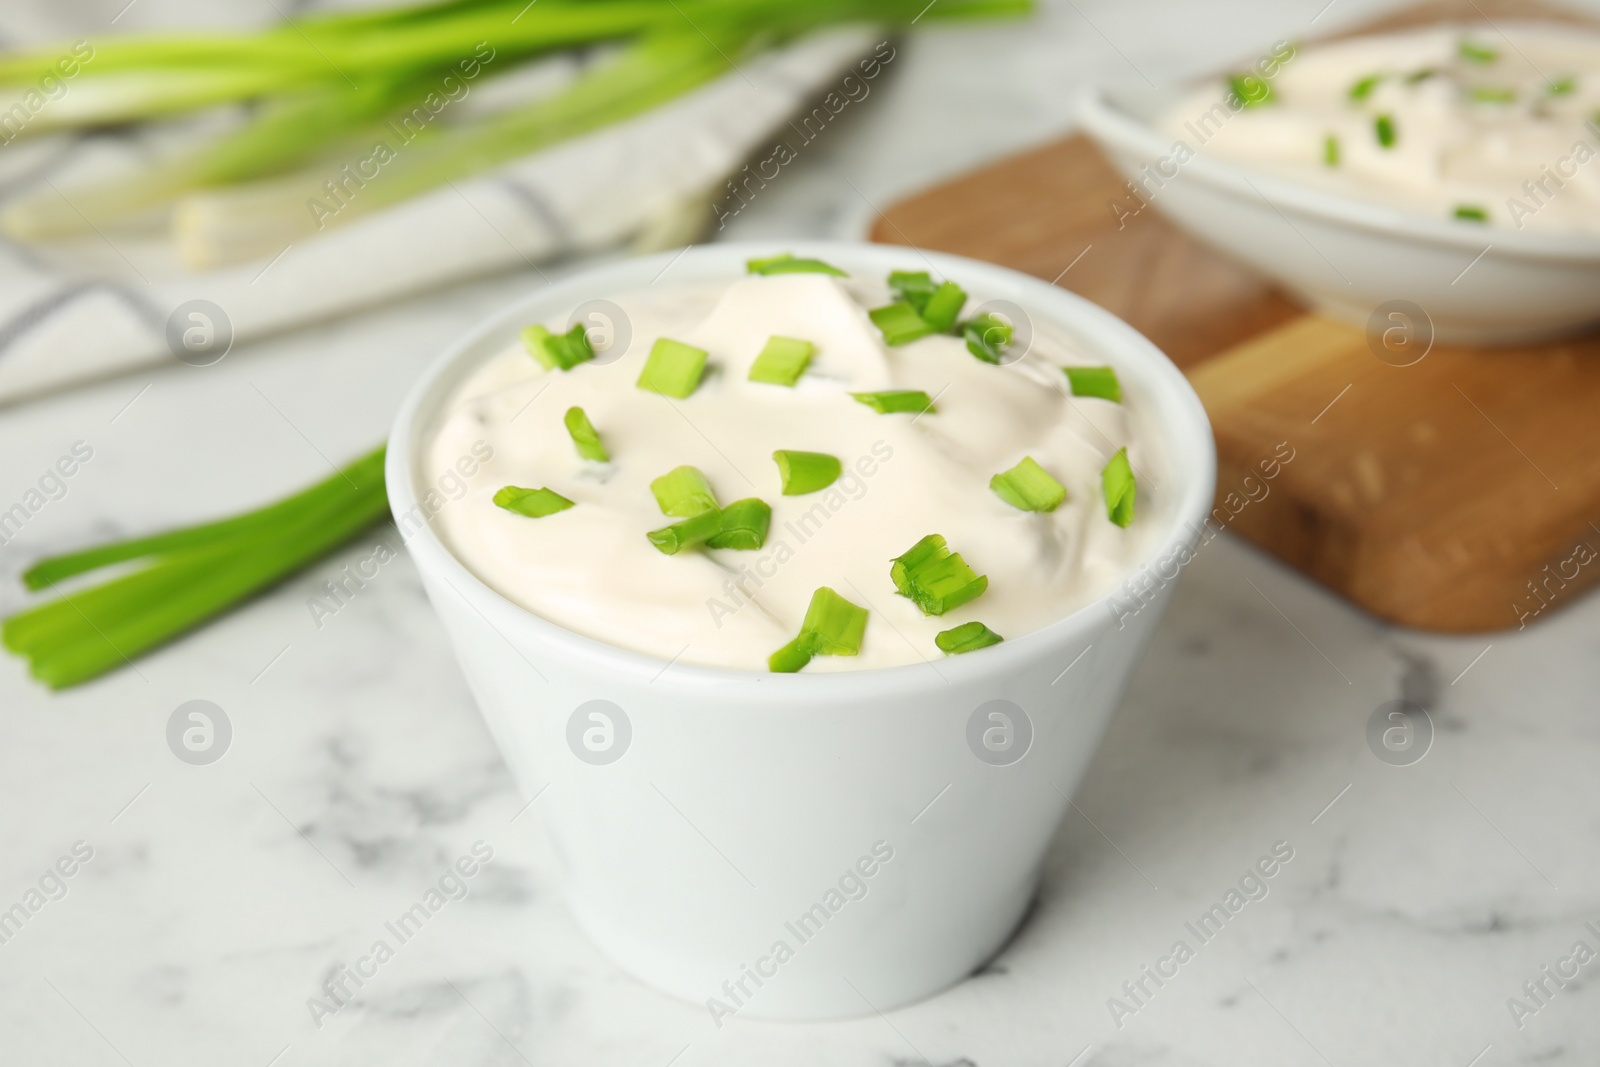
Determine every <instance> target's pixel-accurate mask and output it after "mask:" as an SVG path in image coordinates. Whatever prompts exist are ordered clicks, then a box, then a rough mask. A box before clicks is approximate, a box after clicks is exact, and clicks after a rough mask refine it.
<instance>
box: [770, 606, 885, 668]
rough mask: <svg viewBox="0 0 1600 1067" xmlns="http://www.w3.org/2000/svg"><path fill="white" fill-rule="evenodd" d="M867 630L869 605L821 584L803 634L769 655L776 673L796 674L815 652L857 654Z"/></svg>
mask: <svg viewBox="0 0 1600 1067" xmlns="http://www.w3.org/2000/svg"><path fill="white" fill-rule="evenodd" d="M866 632H867V609H866V608H863V607H859V606H857V605H855V604H852V603H850V601H848V600H846V599H845V598H844V597H842V596H840V595H839V594H838V593H836V592H834V591H833V590H832V589H829V588H828V587H827V586H822V587H821V588H819V589H818V590H817V591H816V592H815V593H812V594H811V603H810V605H809V606H808V607H807V608H806V617H805V619H804V620H803V621H802V622H801V623H800V635H799V636H798V637H796V638H795V639H794V640H793V641H790V642H789V643H788V644H786V645H784V646H783V647H782V648H780V649H778V651H776V652H774V653H773V654H772V655H771V656H770V657H768V659H767V666H768V668H770V669H771V670H772V671H774V672H775V673H780V674H793V673H794V672H795V671H798V670H800V668H802V667H804V666H805V665H806V664H808V663H810V662H811V660H812V658H813V657H815V656H854V655H857V654H858V653H859V652H860V651H861V639H862V638H863V637H864V636H866Z"/></svg>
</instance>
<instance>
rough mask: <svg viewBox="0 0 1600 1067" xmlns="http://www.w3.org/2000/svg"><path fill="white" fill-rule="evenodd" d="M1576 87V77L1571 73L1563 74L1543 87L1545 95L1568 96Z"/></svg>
mask: <svg viewBox="0 0 1600 1067" xmlns="http://www.w3.org/2000/svg"><path fill="white" fill-rule="evenodd" d="M1577 89H1578V79H1577V77H1576V76H1574V75H1571V74H1563V75H1561V77H1559V78H1557V79H1556V80H1555V81H1553V82H1551V83H1550V84H1549V85H1547V86H1546V87H1545V94H1546V95H1547V96H1570V95H1572V94H1573V93H1574V92H1576V91H1577Z"/></svg>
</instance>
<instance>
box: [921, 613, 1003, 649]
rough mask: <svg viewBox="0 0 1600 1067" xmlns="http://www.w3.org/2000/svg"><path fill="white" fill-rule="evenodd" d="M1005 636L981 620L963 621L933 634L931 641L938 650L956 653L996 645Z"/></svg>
mask: <svg viewBox="0 0 1600 1067" xmlns="http://www.w3.org/2000/svg"><path fill="white" fill-rule="evenodd" d="M1004 640H1005V638H1003V637H1001V636H1000V635H999V634H997V633H995V632H994V631H993V630H991V629H989V628H988V627H987V626H985V625H984V624H983V623H981V622H976V621H974V622H964V623H962V624H961V625H960V626H957V627H955V628H953V629H950V630H941V631H939V633H937V634H936V635H934V638H933V643H934V644H936V645H938V646H939V651H940V652H948V653H950V654H951V655H956V654H958V653H961V652H976V651H977V650H978V649H980V648H988V647H989V646H990V645H998V644H999V643H1000V642H1001V641H1004Z"/></svg>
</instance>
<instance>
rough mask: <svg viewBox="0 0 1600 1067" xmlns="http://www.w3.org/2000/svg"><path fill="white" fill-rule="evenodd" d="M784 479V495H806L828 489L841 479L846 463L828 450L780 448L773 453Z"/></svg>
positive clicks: (779, 475)
mask: <svg viewBox="0 0 1600 1067" xmlns="http://www.w3.org/2000/svg"><path fill="white" fill-rule="evenodd" d="M772 458H773V460H774V461H775V462H776V463H777V464H778V477H779V478H781V479H782V480H783V495H784V496H804V495H805V494H806V493H815V492H816V491H817V490H819V489H826V488H828V486H830V485H832V484H833V483H834V482H836V481H838V480H839V474H840V473H841V472H842V471H843V470H844V465H843V464H842V463H840V462H839V459H838V457H837V456H830V455H828V454H827V453H826V452H794V451H790V450H787V449H779V450H778V451H776V452H774V453H773V454H772Z"/></svg>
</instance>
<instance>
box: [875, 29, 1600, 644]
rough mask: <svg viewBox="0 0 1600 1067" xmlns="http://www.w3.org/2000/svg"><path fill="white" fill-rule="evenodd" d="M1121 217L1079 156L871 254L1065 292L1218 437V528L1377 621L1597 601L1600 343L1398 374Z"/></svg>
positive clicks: (999, 177)
mask: <svg viewBox="0 0 1600 1067" xmlns="http://www.w3.org/2000/svg"><path fill="white" fill-rule="evenodd" d="M1430 10H1435V11H1436V10H1437V7H1434V8H1430ZM1113 201H1116V202H1119V203H1124V204H1126V203H1127V202H1128V201H1129V197H1128V193H1127V189H1126V187H1125V185H1124V183H1123V181H1122V179H1121V178H1120V177H1118V175H1117V174H1116V173H1115V172H1114V171H1113V170H1112V169H1111V166H1110V164H1108V163H1107V162H1106V161H1105V160H1104V158H1103V157H1102V156H1101V155H1100V154H1099V152H1098V151H1097V150H1096V149H1095V148H1094V146H1093V145H1092V144H1090V143H1089V142H1088V141H1087V140H1085V139H1084V138H1082V137H1071V138H1068V139H1066V140H1063V141H1060V142H1057V143H1055V144H1050V145H1046V146H1044V147H1042V148H1039V149H1036V150H1034V151H1031V152H1026V153H1024V154H1022V155H1019V156H1015V157H1012V158H1010V159H1006V160H1002V161H1001V162H999V163H995V164H993V165H991V166H988V167H985V168H983V169H982V170H979V171H977V172H975V173H972V174H969V175H967V176H965V177H962V178H959V179H957V180H955V181H952V182H949V183H947V184H945V185H941V186H939V187H937V188H934V189H930V190H928V191H926V192H924V193H921V194H919V195H917V196H913V197H911V198H910V199H907V200H904V201H902V202H900V203H898V204H895V205H894V206H892V207H890V208H889V209H888V210H887V211H886V212H884V213H883V214H882V215H881V216H880V217H879V219H878V220H877V223H876V225H875V227H874V229H873V232H872V235H873V238H874V239H875V240H878V241H883V242H889V243H899V244H907V245H914V246H917V247H919V248H930V249H937V250H940V251H948V252H955V253H959V254H961V255H966V256H972V257H974V258H976V259H982V260H988V261H990V262H993V263H999V264H1003V265H1005V266H1009V267H1014V268H1016V269H1018V270H1022V271H1026V272H1028V273H1029V274H1033V275H1036V276H1037V277H1040V278H1046V279H1051V280H1054V281H1055V282H1056V283H1057V284H1059V285H1062V286H1064V287H1066V288H1068V289H1071V290H1073V291H1074V292H1077V293H1080V294H1082V295H1083V296H1086V297H1088V298H1089V299H1091V300H1093V301H1095V302H1096V303H1098V304H1101V305H1103V306H1104V307H1106V308H1109V309H1110V310H1111V311H1113V312H1114V313H1116V314H1117V315H1119V316H1121V317H1122V318H1124V319H1126V320H1127V321H1129V322H1130V323H1132V324H1133V325H1134V326H1135V327H1137V328H1138V329H1139V330H1141V331H1143V332H1144V333H1145V334H1146V335H1147V336H1149V337H1150V338H1151V340H1153V341H1154V342H1155V343H1156V344H1157V345H1159V346H1160V347H1161V348H1162V349H1163V350H1164V351H1166V352H1167V353H1168V354H1169V355H1170V356H1171V357H1172V358H1173V360H1174V361H1175V362H1177V364H1178V365H1179V366H1180V367H1182V368H1183V369H1184V371H1185V373H1187V374H1188V376H1189V379H1190V381H1192V382H1193V383H1194V386H1195V389H1196V390H1197V391H1198V392H1199V394H1200V398H1201V400H1202V401H1203V402H1204V403H1205V406H1206V410H1207V412H1208V413H1209V414H1210V416H1211V422H1212V427H1213V429H1214V431H1215V434H1216V439H1217V452H1218V458H1219V468H1218V489H1217V506H1218V508H1219V510H1218V511H1217V512H1214V515H1216V516H1217V517H1218V521H1224V522H1225V525H1226V528H1227V529H1229V530H1231V531H1233V532H1234V533H1236V534H1239V535H1241V536H1243V537H1246V538H1248V539H1249V540H1251V541H1254V542H1255V543H1256V544H1258V545H1260V546H1261V547H1263V548H1265V549H1266V550H1267V551H1269V552H1271V553H1273V554H1274V555H1276V556H1278V557H1280V558H1281V559H1283V560H1285V561H1286V562H1288V563H1290V564H1292V565H1293V566H1295V567H1297V568H1299V569H1300V570H1301V571H1304V572H1305V573H1306V574H1308V575H1310V576H1311V577H1313V578H1315V579H1316V580H1317V581H1319V582H1321V583H1323V584H1324V585H1326V586H1327V587H1328V588H1330V589H1332V590H1334V591H1336V592H1338V593H1340V594H1342V595H1344V596H1346V597H1348V598H1349V599H1350V600H1352V601H1354V602H1355V603H1357V604H1359V605H1361V606H1362V607H1363V608H1366V609H1367V610H1368V611H1370V612H1372V613H1373V614H1375V615H1377V616H1379V617H1380V618H1383V619H1388V620H1391V621H1393V622H1397V623H1401V624H1404V625H1407V626H1415V627H1420V628H1423V629H1429V630H1447V631H1482V630H1500V629H1505V628H1517V627H1520V626H1525V625H1528V624H1530V623H1532V622H1533V621H1534V620H1535V619H1537V618H1539V617H1541V616H1544V617H1547V616H1548V614H1549V613H1550V612H1553V611H1555V610H1557V609H1559V608H1560V607H1562V606H1564V605H1565V604H1567V603H1570V602H1571V601H1572V600H1574V599H1575V598H1576V597H1577V596H1578V594H1579V593H1580V592H1581V591H1582V590H1584V589H1585V588H1587V587H1588V586H1590V585H1592V584H1594V583H1595V582H1597V581H1600V552H1597V549H1600V337H1588V338H1581V339H1578V340H1573V341H1568V342H1563V343H1560V344H1550V345H1541V346H1533V347H1521V348H1500V349H1476V348H1465V347H1448V346H1444V345H1435V346H1434V347H1433V348H1432V349H1431V350H1430V351H1428V353H1427V354H1426V356H1424V357H1423V358H1422V359H1421V360H1420V361H1418V362H1416V363H1414V364H1411V365H1409V366H1395V365H1392V363H1393V361H1394V360H1395V358H1396V357H1394V356H1393V355H1390V357H1389V358H1390V360H1391V362H1385V361H1384V360H1382V359H1380V358H1378V356H1377V355H1375V349H1374V347H1373V345H1371V344H1369V340H1368V336H1367V331H1366V330H1364V329H1363V328H1362V327H1360V326H1352V325H1349V324H1346V323H1343V322H1337V321H1334V320H1331V319H1328V318H1324V317H1322V316H1319V315H1314V314H1310V313H1307V312H1306V311H1304V310H1303V309H1301V308H1300V307H1297V306H1296V305H1295V304H1293V303H1292V302H1291V301H1290V300H1289V299H1288V298H1287V297H1286V296H1284V295H1283V294H1282V293H1280V292H1278V291H1277V290H1275V289H1274V288H1273V287H1272V286H1271V285H1270V284H1269V283H1267V282H1266V281H1264V280H1263V279H1261V278H1260V277H1258V276H1256V275H1254V274H1252V273H1250V272H1249V271H1247V270H1246V269H1244V268H1243V267H1240V266H1237V265H1235V264H1233V263H1232V262H1230V261H1229V260H1226V259H1223V258H1222V257H1221V256H1219V255H1218V254H1216V253H1214V252H1212V251H1210V250H1209V249H1208V248H1206V247H1203V246H1201V245H1199V244H1198V243H1196V242H1194V241H1192V240H1190V239H1189V238H1188V237H1186V236H1185V235H1184V234H1182V233H1180V232H1179V231H1178V230H1177V229H1176V228H1174V227H1173V226H1172V225H1171V224H1170V223H1168V222H1167V221H1166V220H1165V219H1164V218H1162V217H1161V216H1160V215H1159V214H1158V213H1157V210H1156V208H1154V207H1151V208H1148V209H1146V210H1144V211H1142V212H1140V213H1139V214H1138V215H1137V216H1135V217H1133V218H1130V219H1127V220H1126V228H1123V229H1120V230H1119V228H1118V223H1117V221H1116V219H1115V217H1114V212H1113V211H1112V210H1111V209H1110V207H1109V204H1110V203H1111V202H1113ZM1377 347H1378V348H1380V349H1381V347H1382V346H1381V344H1379V345H1378V346H1377ZM1285 445H1286V447H1287V448H1289V449H1292V450H1293V456H1294V458H1293V459H1292V460H1291V461H1290V462H1289V463H1287V464H1282V465H1281V466H1280V468H1279V469H1278V471H1277V476H1276V477H1275V478H1273V479H1271V480H1270V481H1267V480H1264V479H1261V478H1260V476H1259V475H1260V472H1259V470H1258V464H1259V463H1261V461H1263V460H1270V459H1272V458H1273V457H1274V455H1275V453H1278V452H1279V450H1280V449H1282V448H1284V447H1285ZM1252 474H1254V475H1255V476H1254V477H1253V478H1252V479H1251V480H1250V481H1249V482H1247V481H1246V478H1247V476H1251V475H1252ZM1263 487H1265V495H1264V496H1263V495H1262V493H1263ZM1252 495H1253V496H1255V497H1257V498H1259V499H1253V500H1251V499H1250V497H1251V496H1252ZM1246 500H1248V501H1249V502H1248V503H1243V504H1241V501H1246Z"/></svg>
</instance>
